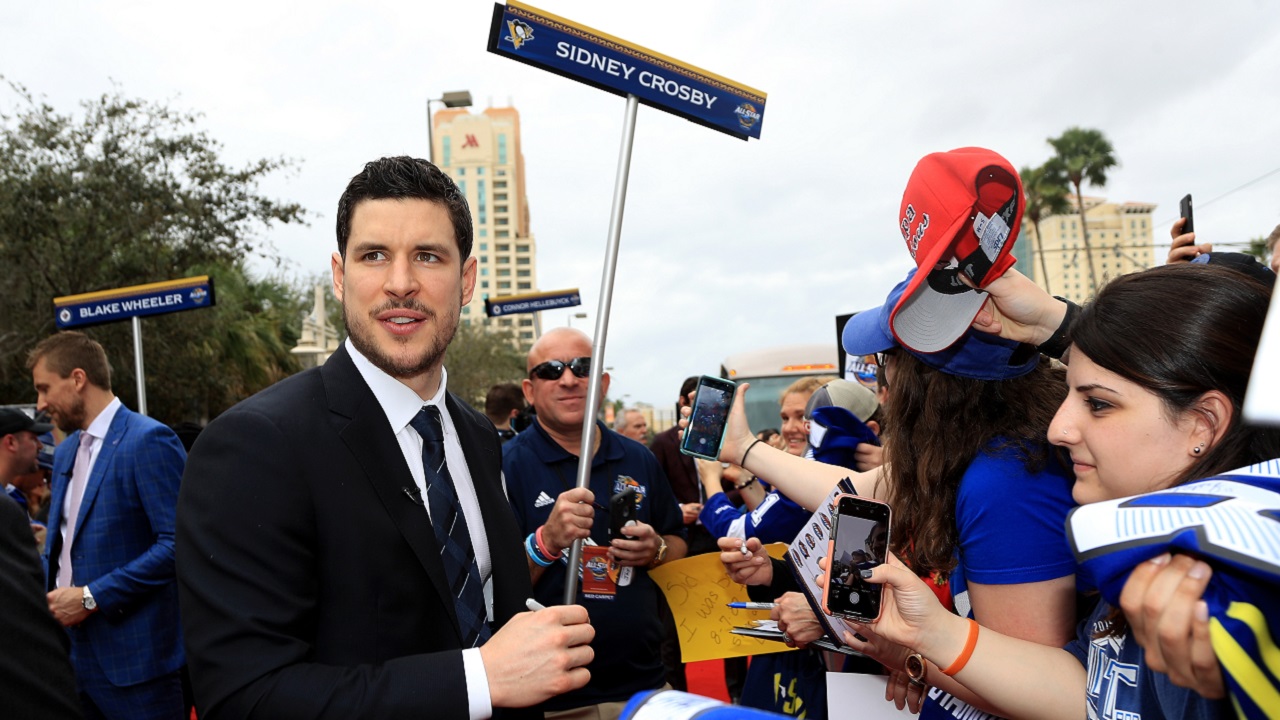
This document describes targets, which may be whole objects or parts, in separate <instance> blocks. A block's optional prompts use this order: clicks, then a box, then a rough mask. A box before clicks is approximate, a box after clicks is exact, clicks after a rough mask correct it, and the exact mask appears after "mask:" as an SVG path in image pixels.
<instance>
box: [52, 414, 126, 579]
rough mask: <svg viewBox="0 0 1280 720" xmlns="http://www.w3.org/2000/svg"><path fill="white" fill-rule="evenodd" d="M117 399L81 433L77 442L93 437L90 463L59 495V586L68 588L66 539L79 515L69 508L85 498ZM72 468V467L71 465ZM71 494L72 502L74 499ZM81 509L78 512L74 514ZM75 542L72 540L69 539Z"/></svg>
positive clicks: (69, 547)
mask: <svg viewBox="0 0 1280 720" xmlns="http://www.w3.org/2000/svg"><path fill="white" fill-rule="evenodd" d="M120 405H121V403H120V398H118V397H116V398H112V399H111V402H109V403H107V406H106V407H105V408H103V409H102V412H100V413H98V417H96V418H94V419H93V422H91V423H89V427H87V428H85V429H84V430H82V431H81V432H80V435H81V439H80V442H84V436H85V435H88V436H90V437H92V438H93V446H92V447H91V448H90V450H89V466H88V467H86V468H85V471H84V475H85V477H84V482H83V483H80V484H77V483H74V482H71V481H70V479H69V480H68V482H67V494H66V495H63V496H62V527H60V528H58V532H60V533H62V552H61V554H60V555H59V556H58V578H57V580H55V583H56V584H57V586H58V587H71V544H72V543H71V542H67V538H68V536H70V535H71V533H72V532H74V531H75V527H76V520H77V519H78V518H73V517H70V515H71V509H72V508H80V503H81V501H82V500H83V499H84V491H85V489H86V488H88V487H89V478H90V477H92V476H93V466H94V465H96V464H97V462H98V455H100V454H102V445H103V443H102V441H103V440H104V439H105V438H106V437H107V431H108V430H110V429H111V421H112V420H115V419H116V412H118V411H119V410H120ZM72 469H73V470H74V467H73V468H72ZM73 496H77V497H74V502H72V501H73ZM79 514H80V512H79V511H77V512H76V515H79ZM72 541H73V542H74V539H73V540H72Z"/></svg>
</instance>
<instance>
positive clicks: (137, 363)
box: [132, 315, 147, 415]
mask: <svg viewBox="0 0 1280 720" xmlns="http://www.w3.org/2000/svg"><path fill="white" fill-rule="evenodd" d="M132 319H133V368H134V372H135V374H136V375H137V379H138V412H139V413H140V414H142V415H146V414H147V378H146V375H145V374H144V373H143V371H142V320H141V319H139V318H138V316H137V315H134V316H133V318H132Z"/></svg>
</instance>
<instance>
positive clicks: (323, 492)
mask: <svg viewBox="0 0 1280 720" xmlns="http://www.w3.org/2000/svg"><path fill="white" fill-rule="evenodd" d="M447 404H448V409H449V413H450V415H451V416H452V418H453V422H454V425H455V426H456V427H457V429H458V434H459V436H460V438H461V441H462V449H463V452H464V453H465V454H466V457H467V465H468V467H469V469H470V471H471V476H472V480H473V481H474V483H475V487H476V495H477V496H478V498H479V501H480V509H481V512H482V514H483V515H484V518H485V532H486V533H487V535H488V539H489V551H490V554H491V556H492V566H493V571H492V572H493V588H494V593H493V594H494V616H495V624H496V625H498V626H500V625H501V624H503V623H505V622H506V621H507V620H508V619H509V618H510V617H511V616H512V615H514V614H515V613H517V612H520V611H522V610H523V609H524V601H525V599H526V598H528V597H530V584H529V570H528V565H527V563H526V561H525V555H524V551H523V545H522V541H521V538H520V536H519V535H518V531H517V529H516V525H515V520H514V518H513V517H512V515H511V509H510V506H509V505H508V504H507V501H506V496H505V494H504V492H503V489H502V484H501V474H500V473H501V466H502V452H501V449H500V445H499V443H498V438H497V435H496V433H495V432H494V430H493V425H492V424H491V423H489V421H488V420H487V419H486V418H485V417H484V416H483V415H482V414H480V413H478V412H476V411H475V410H473V409H472V408H470V407H468V406H467V405H466V404H465V403H463V402H461V401H460V400H458V399H457V398H456V397H454V396H452V395H450V396H449V397H448V400H447ZM413 487H415V485H414V482H413V477H412V476H411V475H410V473H409V468H408V466H407V465H406V464H405V461H404V456H403V455H402V453H401V451H400V446H399V445H398V444H397V443H396V439H395V436H394V434H393V433H392V431H391V428H390V425H389V423H388V421H387V417H386V415H385V414H384V413H383V411H382V407H381V406H380V405H379V404H378V401H377V399H376V398H375V397H374V396H373V393H372V391H370V390H369V387H368V385H367V384H366V383H365V382H364V379H363V378H362V377H361V376H360V373H359V371H357V370H356V367H355V365H354V364H353V363H352V361H351V357H350V355H348V354H347V351H346V348H345V347H343V348H341V349H339V350H338V352H337V353H335V354H334V355H333V357H331V358H330V359H329V361H328V362H327V363H325V365H324V367H322V368H319V369H315V370H308V371H306V372H303V373H300V374H298V375H295V376H293V377H291V378H289V379H286V380H283V381H281V382H279V383H277V384H276V385H274V386H272V387H270V388H268V389H266V390H264V391H262V392H260V393H258V394H257V395H255V396H253V397H251V398H249V399H248V400H246V401H244V402H242V403H240V404H239V405H237V406H235V407H234V408H232V409H231V410H228V411H227V412H226V413H224V414H223V415H222V416H221V417H219V418H218V419H217V420H215V421H214V422H212V423H211V424H210V425H209V427H208V428H206V429H205V431H204V432H203V433H201V435H200V438H199V440H197V441H196V444H195V447H193V448H192V451H191V459H190V462H188V464H187V472H186V475H185V476H184V479H183V487H182V495H181V498H180V500H179V509H178V517H179V522H178V581H179V589H180V594H181V602H182V620H183V624H184V628H185V630H186V638H187V651H188V661H189V664H190V668H191V679H192V684H193V685H194V687H195V694H196V707H197V709H198V710H199V712H200V717H201V720H217V719H218V718H223V717H227V718H248V717H261V718H273V719H274V718H295V717H296V718H400V717H404V718H415V720H419V719H421V718H425V717H431V718H466V717H467V693H466V681H465V677H464V673H463V665H462V651H461V648H462V645H461V638H460V636H459V633H458V625H457V620H456V618H455V610H454V607H453V599H452V597H451V595H450V594H449V591H448V586H447V585H446V582H445V578H444V568H443V566H442V564H441V562H440V558H439V547H438V545H437V544H436V540H435V535H434V533H433V532H432V529H431V525H430V521H429V519H428V515H427V512H426V510H425V508H424V507H423V506H422V505H420V504H418V503H416V502H414V501H413V500H412V499H411V498H410V497H409V494H408V493H406V492H405V488H413ZM522 716H524V717H527V716H528V715H524V714H522V713H507V714H503V713H501V712H499V713H497V714H496V715H495V717H522Z"/></svg>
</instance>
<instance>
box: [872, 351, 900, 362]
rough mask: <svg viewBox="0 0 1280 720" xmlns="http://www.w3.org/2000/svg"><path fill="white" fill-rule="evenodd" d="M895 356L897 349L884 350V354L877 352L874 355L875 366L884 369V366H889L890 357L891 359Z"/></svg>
mask: <svg viewBox="0 0 1280 720" xmlns="http://www.w3.org/2000/svg"><path fill="white" fill-rule="evenodd" d="M897 354H898V349H897V348H890V349H888V350H885V351H884V352H878V353H876V365H877V366H878V367H884V366H886V365H888V364H889V358H891V357H893V356H894V355H897Z"/></svg>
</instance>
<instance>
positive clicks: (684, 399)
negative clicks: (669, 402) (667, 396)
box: [676, 375, 698, 418]
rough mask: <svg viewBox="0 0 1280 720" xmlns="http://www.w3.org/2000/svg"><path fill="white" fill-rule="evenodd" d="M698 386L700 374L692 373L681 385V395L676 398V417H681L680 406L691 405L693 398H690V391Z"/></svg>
mask: <svg viewBox="0 0 1280 720" xmlns="http://www.w3.org/2000/svg"><path fill="white" fill-rule="evenodd" d="M697 387H698V376H697V375H691V376H689V377H687V378H685V379H684V383H683V384H681V385H680V395H679V397H677V398H676V417H677V418H679V417H680V408H682V407H684V406H686V405H689V404H690V403H691V402H693V401H692V400H690V399H689V393H691V392H693V391H694V389H695V388H697Z"/></svg>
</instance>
